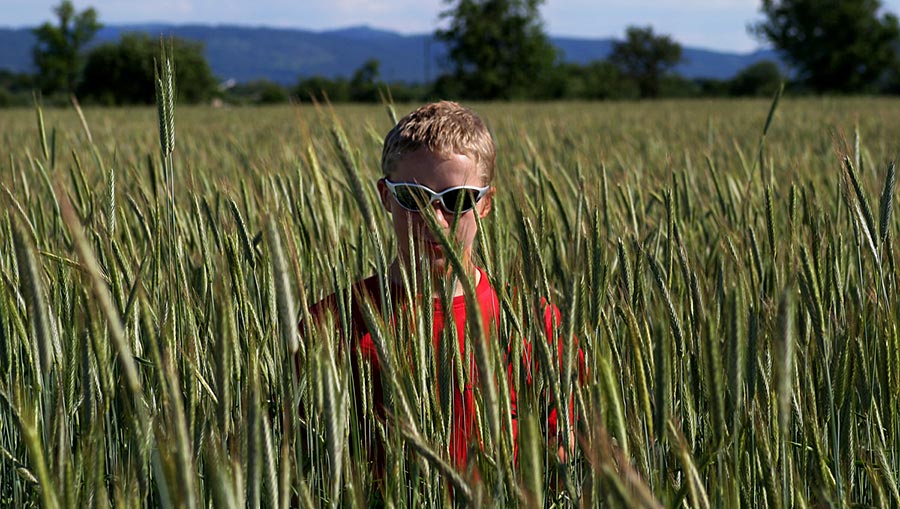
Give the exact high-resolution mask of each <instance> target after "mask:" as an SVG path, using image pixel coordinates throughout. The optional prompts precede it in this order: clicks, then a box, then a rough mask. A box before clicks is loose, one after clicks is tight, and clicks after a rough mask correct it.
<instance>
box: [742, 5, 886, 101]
mask: <svg viewBox="0 0 900 509" xmlns="http://www.w3.org/2000/svg"><path fill="white" fill-rule="evenodd" d="M760 10H761V11H762V13H763V14H764V15H765V16H766V19H765V20H764V21H761V22H759V23H757V24H755V25H753V26H751V27H750V30H751V32H753V33H755V34H756V36H757V37H759V38H760V39H763V40H767V41H769V42H771V43H772V44H773V45H774V46H775V48H777V49H778V50H779V51H780V52H781V53H782V54H783V55H784V56H785V57H786V58H787V60H788V61H789V62H790V63H791V64H792V65H793V67H794V68H795V69H796V71H797V73H798V78H799V80H800V81H801V82H802V83H804V84H805V85H807V86H808V87H810V88H811V89H813V90H815V91H816V92H819V93H822V92H827V91H837V92H844V93H848V92H870V91H874V90H877V89H878V88H880V87H881V85H882V84H883V82H884V80H885V79H886V78H887V74H888V73H889V72H890V71H891V70H893V69H894V68H895V66H896V62H897V45H898V41H900V29H898V24H897V16H895V15H894V14H891V13H883V14H879V13H880V12H881V2H880V1H879V0H840V1H830V2H823V1H821V0H779V1H773V0H763V2H762V7H761V8H760Z"/></svg>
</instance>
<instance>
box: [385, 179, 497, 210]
mask: <svg viewBox="0 0 900 509" xmlns="http://www.w3.org/2000/svg"><path fill="white" fill-rule="evenodd" d="M382 180H384V183H385V185H387V187H388V189H389V190H390V191H391V194H392V195H394V199H395V200H397V203H398V204H399V205H400V206H401V207H403V208H405V209H406V210H409V211H411V212H419V211H421V209H422V207H423V206H426V205H430V204H432V203H434V202H438V203H440V204H441V208H443V209H444V210H446V211H447V212H450V213H454V214H465V213H466V212H468V211H470V210H472V209H473V208H475V204H476V203H478V202H479V200H481V199H482V198H484V196H485V195H486V194H487V192H488V190H489V189H490V188H491V186H484V187H474V186H456V187H451V188H448V189H444V190H443V191H441V192H439V193H436V192H434V191H432V190H431V189H430V188H428V187H425V186H423V185H421V184H413V183H411V182H391V181H390V180H388V179H382Z"/></svg>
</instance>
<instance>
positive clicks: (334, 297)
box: [309, 274, 392, 319]
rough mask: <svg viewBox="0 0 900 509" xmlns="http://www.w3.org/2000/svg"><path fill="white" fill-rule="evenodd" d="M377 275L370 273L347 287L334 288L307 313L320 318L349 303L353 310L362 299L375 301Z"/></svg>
mask: <svg viewBox="0 0 900 509" xmlns="http://www.w3.org/2000/svg"><path fill="white" fill-rule="evenodd" d="M379 287H380V284H379V277H378V275H377V274H374V275H371V276H369V277H367V278H365V279H360V280H358V281H356V282H354V283H353V284H351V285H350V286H349V287H347V288H342V289H339V290H336V291H335V292H334V293H332V294H330V295H328V296H326V297H324V298H322V299H321V300H320V301H318V302H316V303H315V304H313V305H312V306H310V308H309V315H310V316H311V317H312V318H313V319H321V318H322V317H324V315H326V314H328V313H337V312H338V311H339V309H340V308H341V307H342V302H343V303H344V305H346V304H349V305H350V306H352V307H353V311H357V310H359V309H360V308H361V306H362V303H363V300H368V301H369V302H370V303H372V304H375V303H377V300H375V299H376V298H377V296H378V295H379V294H380V293H381V291H380V288H379ZM391 291H392V290H391ZM354 314H355V313H354Z"/></svg>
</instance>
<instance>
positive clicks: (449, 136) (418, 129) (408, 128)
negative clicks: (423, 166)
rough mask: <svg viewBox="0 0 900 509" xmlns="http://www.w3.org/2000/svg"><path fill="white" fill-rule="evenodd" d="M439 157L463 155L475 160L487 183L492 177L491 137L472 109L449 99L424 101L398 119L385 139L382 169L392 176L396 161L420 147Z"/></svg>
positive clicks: (494, 157)
mask: <svg viewBox="0 0 900 509" xmlns="http://www.w3.org/2000/svg"><path fill="white" fill-rule="evenodd" d="M422 148H424V149H427V150H428V151H430V152H432V153H434V154H435V155H437V156H441V157H445V158H446V157H450V156H452V155H454V154H457V155H464V156H467V157H469V158H470V159H472V160H473V161H475V164H476V165H477V166H478V169H479V173H480V175H481V177H482V179H483V183H482V185H489V184H490V183H491V181H492V180H493V178H494V163H495V159H496V155H495V153H494V140H493V139H492V138H491V133H490V132H488V130H487V127H485V125H484V123H483V122H482V121H481V119H480V118H478V115H476V114H475V113H474V112H473V111H472V110H470V109H468V108H464V107H462V106H460V105H459V104H457V103H455V102H452V101H440V102H436V103H431V104H426V105H425V106H422V107H420V108H419V109H417V110H415V111H413V112H412V113H409V114H407V115H406V116H405V117H403V118H401V119H400V121H399V122H397V125H396V126H394V128H393V129H391V131H390V132H389V133H388V134H387V136H386V137H385V139H384V147H383V148H382V151H381V171H382V172H383V173H384V176H385V177H387V178H391V176H392V175H393V172H394V170H395V169H396V166H397V162H398V161H400V160H401V159H403V158H404V157H406V156H407V155H409V154H411V153H413V152H416V151H417V150H419V149H422Z"/></svg>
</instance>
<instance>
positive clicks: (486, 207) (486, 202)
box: [478, 186, 496, 218]
mask: <svg viewBox="0 0 900 509" xmlns="http://www.w3.org/2000/svg"><path fill="white" fill-rule="evenodd" d="M494 191H496V188H495V187H494V186H491V188H490V189H488V192H487V194H486V195H484V198H482V199H481V207H480V208H479V210H478V217H480V218H485V217H487V215H488V214H489V213H490V212H491V204H493V203H494Z"/></svg>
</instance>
